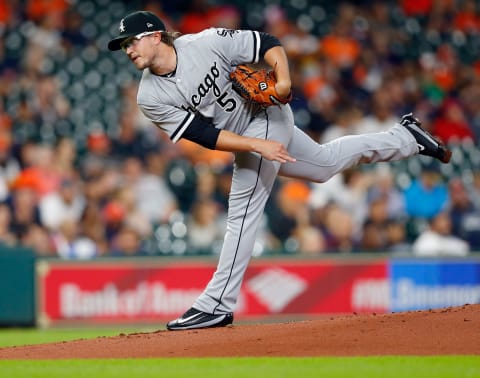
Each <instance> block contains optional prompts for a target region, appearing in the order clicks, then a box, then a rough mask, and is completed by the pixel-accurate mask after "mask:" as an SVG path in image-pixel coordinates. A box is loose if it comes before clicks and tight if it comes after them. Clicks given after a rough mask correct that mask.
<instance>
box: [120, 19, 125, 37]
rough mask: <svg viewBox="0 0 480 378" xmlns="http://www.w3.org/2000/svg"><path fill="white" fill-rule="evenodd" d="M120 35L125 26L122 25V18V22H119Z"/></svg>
mask: <svg viewBox="0 0 480 378" xmlns="http://www.w3.org/2000/svg"><path fill="white" fill-rule="evenodd" d="M119 29H120V33H123V32H124V31H125V25H124V24H123V18H122V21H120V27H119Z"/></svg>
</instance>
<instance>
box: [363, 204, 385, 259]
mask: <svg viewBox="0 0 480 378" xmlns="http://www.w3.org/2000/svg"><path fill="white" fill-rule="evenodd" d="M389 220H390V219H389V216H388V202H387V199H386V198H385V197H377V198H376V199H374V200H373V201H371V202H370V206H369V212H368V216H367V219H366V220H365V222H364V223H363V227H362V232H361V235H362V236H361V239H360V243H359V246H360V249H361V250H363V251H365V252H385V250H386V248H387V246H388V237H387V228H388V224H389Z"/></svg>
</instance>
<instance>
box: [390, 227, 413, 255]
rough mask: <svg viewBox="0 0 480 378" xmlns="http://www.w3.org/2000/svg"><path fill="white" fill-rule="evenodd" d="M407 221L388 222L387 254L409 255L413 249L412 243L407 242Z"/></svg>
mask: <svg viewBox="0 0 480 378" xmlns="http://www.w3.org/2000/svg"><path fill="white" fill-rule="evenodd" d="M405 228H406V225H405V221H403V220H400V219H390V220H389V221H388V222H387V229H386V231H387V235H386V237H387V247H386V252H392V253H395V254H404V255H406V254H409V253H410V252H411V249H412V245H411V243H409V241H408V240H407V232H406V229H405Z"/></svg>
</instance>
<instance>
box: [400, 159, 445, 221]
mask: <svg viewBox="0 0 480 378" xmlns="http://www.w3.org/2000/svg"><path fill="white" fill-rule="evenodd" d="M404 196H405V206H406V211H407V214H408V215H409V216H411V217H419V218H432V217H434V216H435V215H436V214H438V213H439V212H440V211H442V210H444V209H445V207H446V206H447V202H448V189H447V187H446V185H445V183H444V182H443V181H442V178H441V176H440V174H439V172H438V168H437V167H436V165H435V164H431V165H429V166H425V167H424V168H423V170H422V172H421V173H420V177H419V178H418V179H414V180H413V181H412V183H411V185H410V186H409V187H407V188H406V189H405V191H404Z"/></svg>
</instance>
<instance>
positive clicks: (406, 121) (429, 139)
mask: <svg viewBox="0 0 480 378" xmlns="http://www.w3.org/2000/svg"><path fill="white" fill-rule="evenodd" d="M399 123H400V125H402V126H403V127H405V128H406V129H407V130H408V131H409V132H410V134H412V135H413V137H414V138H415V140H416V141H417V145H418V149H419V152H418V153H419V154H421V155H426V156H431V157H433V158H435V159H438V160H440V161H441V162H442V163H445V164H446V163H448V162H449V161H450V158H451V157H452V151H451V150H449V149H448V148H447V147H446V146H445V145H444V144H442V143H441V142H439V141H438V140H437V139H435V138H434V137H433V136H432V135H431V134H430V133H429V132H428V131H425V130H424V129H423V128H422V126H421V125H422V123H421V122H420V121H419V120H418V119H417V118H415V117H414V116H413V114H412V113H408V114H405V115H404V116H402V118H401V119H400V122H399Z"/></svg>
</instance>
